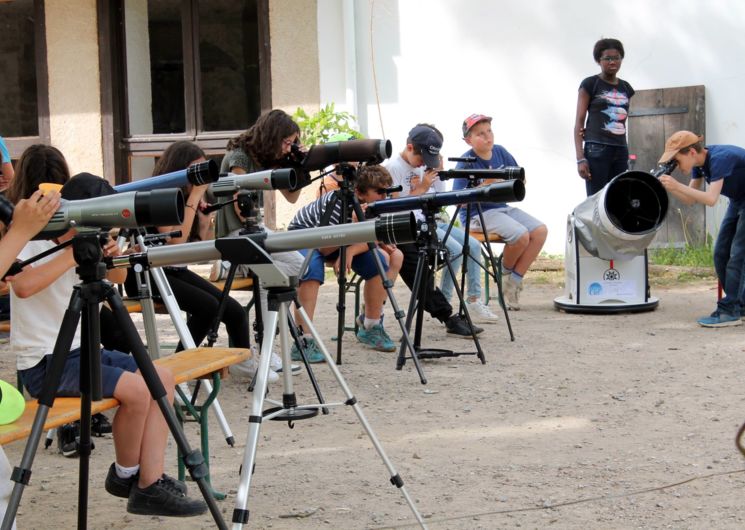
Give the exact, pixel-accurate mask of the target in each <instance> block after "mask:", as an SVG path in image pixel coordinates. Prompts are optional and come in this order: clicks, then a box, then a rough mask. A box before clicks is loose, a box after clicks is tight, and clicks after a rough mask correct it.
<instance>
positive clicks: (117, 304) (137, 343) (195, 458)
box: [106, 289, 227, 529]
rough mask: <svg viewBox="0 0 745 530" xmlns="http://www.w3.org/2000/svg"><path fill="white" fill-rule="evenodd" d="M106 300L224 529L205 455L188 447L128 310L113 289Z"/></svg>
mask: <svg viewBox="0 0 745 530" xmlns="http://www.w3.org/2000/svg"><path fill="white" fill-rule="evenodd" d="M106 299H107V300H108V302H109V306H110V307H111V310H112V311H113V313H114V317H115V318H116V319H117V323H118V324H119V325H120V326H121V328H122V330H123V331H124V333H125V334H126V336H127V338H128V340H129V343H130V344H131V345H132V355H133V357H134V358H135V362H136V363H137V367H138V368H139V369H140V374H142V377H143V378H144V379H145V383H146V385H147V388H148V390H149V391H150V395H151V396H152V397H153V399H154V400H155V401H156V402H157V403H158V408H159V409H160V411H161V413H162V414H163V418H164V419H165V421H166V423H167V424H168V428H169V430H170V431H171V434H172V435H173V439H174V440H175V441H176V445H177V446H178V448H179V450H180V451H181V454H182V455H184V457H183V461H184V464H185V466H186V468H187V469H188V470H189V473H190V475H191V477H192V478H193V479H194V480H195V481H196V483H197V485H198V486H199V490H200V491H201V492H202V497H204V500H205V502H206V503H207V506H208V508H209V510H210V513H211V514H212V518H213V519H214V520H215V524H216V525H217V526H218V528H224V529H227V526H226V525H225V521H224V520H223V517H222V513H221V512H220V508H219V507H218V506H217V502H216V501H215V498H214V497H213V496H212V493H211V490H210V486H209V484H208V483H207V481H206V478H205V477H206V476H207V474H208V470H207V465H206V464H205V462H204V457H203V456H202V453H200V452H199V451H196V450H192V448H191V447H190V446H189V441H188V440H187V439H186V436H184V433H183V431H182V430H181V426H180V425H179V422H178V419H177V418H176V414H175V412H174V411H173V407H172V405H171V403H169V402H168V399H167V394H166V389H165V388H164V387H163V383H162V382H161V381H160V377H158V373H157V372H156V371H155V366H154V365H153V361H152V360H151V359H150V357H149V356H148V354H147V350H146V349H145V345H144V344H143V343H142V340H141V339H140V335H139V333H138V332H137V328H135V325H134V323H133V322H132V319H131V318H130V316H129V313H127V310H126V309H125V308H124V304H123V303H122V299H121V297H120V296H119V294H118V293H117V292H116V291H115V290H113V289H111V290H109V292H108V294H107V297H106Z"/></svg>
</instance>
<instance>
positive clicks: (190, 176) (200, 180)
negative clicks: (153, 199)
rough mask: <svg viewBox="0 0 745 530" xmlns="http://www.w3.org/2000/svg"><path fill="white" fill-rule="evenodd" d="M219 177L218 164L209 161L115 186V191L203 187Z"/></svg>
mask: <svg viewBox="0 0 745 530" xmlns="http://www.w3.org/2000/svg"><path fill="white" fill-rule="evenodd" d="M219 177H220V172H219V170H218V168H217V162H215V161H214V160H207V161H206V162H200V163H199V164H193V165H191V166H189V167H188V168H186V169H181V170H179V171H173V172H171V173H164V174H163V175H157V176H155V177H150V178H146V179H142V180H136V181H134V182H127V183H126V184H119V185H118V186H114V189H115V190H116V191H118V192H120V193H121V192H124V191H145V190H155V189H163V188H183V187H184V186H186V185H187V184H193V185H194V186H201V185H203V184H209V183H211V182H215V181H216V180H217V179H218V178H219Z"/></svg>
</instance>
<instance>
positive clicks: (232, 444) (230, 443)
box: [225, 436, 235, 447]
mask: <svg viewBox="0 0 745 530" xmlns="http://www.w3.org/2000/svg"><path fill="white" fill-rule="evenodd" d="M225 441H226V442H228V445H229V446H230V447H235V438H233V437H232V436H228V437H227V438H225Z"/></svg>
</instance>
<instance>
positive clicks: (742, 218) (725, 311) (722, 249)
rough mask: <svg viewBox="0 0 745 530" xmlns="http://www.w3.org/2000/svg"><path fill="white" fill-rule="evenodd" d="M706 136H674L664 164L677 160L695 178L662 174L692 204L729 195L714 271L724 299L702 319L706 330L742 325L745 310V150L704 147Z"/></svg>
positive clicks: (672, 190) (672, 189) (711, 203)
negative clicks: (686, 180) (683, 180)
mask: <svg viewBox="0 0 745 530" xmlns="http://www.w3.org/2000/svg"><path fill="white" fill-rule="evenodd" d="M703 139H704V138H703V136H699V135H697V134H694V133H692V132H691V131H678V132H676V133H675V134H673V135H672V136H670V138H668V139H667V142H665V152H664V153H662V156H661V157H660V164H664V163H667V162H670V161H672V160H675V162H677V165H678V167H679V168H680V170H681V171H682V172H683V173H685V174H690V175H691V181H690V183H689V184H688V186H686V185H685V184H682V183H680V182H678V181H677V180H675V179H674V178H673V177H671V176H670V175H662V176H661V177H660V182H661V183H662V185H663V186H665V189H666V190H667V191H668V192H669V193H671V194H672V195H673V196H674V197H676V198H677V199H678V200H680V201H681V202H682V203H683V204H687V205H690V204H694V203H701V204H705V205H707V206H714V205H715V204H716V203H717V200H719V196H720V195H724V196H725V197H727V198H728V199H729V206H728V207H727V212H726V213H725V214H724V218H723V219H722V225H721V226H720V227H719V236H717V241H716V243H715V245H714V269H715V270H716V272H717V277H718V278H719V281H720V283H721V285H722V287H723V288H724V297H722V299H721V300H719V301H718V302H717V308H716V310H715V311H714V312H713V313H712V314H711V315H710V316H708V317H702V318H699V319H698V323H699V324H700V325H702V326H704V327H707V328H719V327H725V326H739V325H741V324H742V321H741V320H740V317H741V315H742V311H743V309H744V308H745V303H744V302H743V296H742V295H743V292H742V287H741V286H742V280H743V266H744V265H745V149H743V148H742V147H737V146H734V145H709V146H706V147H704V146H703ZM704 182H705V183H706V184H708V186H705V185H704Z"/></svg>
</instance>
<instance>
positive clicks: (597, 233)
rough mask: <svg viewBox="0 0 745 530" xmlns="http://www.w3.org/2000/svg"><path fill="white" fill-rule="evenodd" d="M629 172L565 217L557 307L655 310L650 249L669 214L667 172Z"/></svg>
mask: <svg viewBox="0 0 745 530" xmlns="http://www.w3.org/2000/svg"><path fill="white" fill-rule="evenodd" d="M672 169H673V168H664V167H663V168H660V169H659V170H657V171H655V172H654V173H652V174H650V173H645V172H643V171H625V172H624V173H621V174H620V175H618V176H616V177H615V178H614V179H613V180H611V181H610V182H609V183H608V184H607V185H606V186H605V187H604V188H603V189H602V190H600V191H599V192H597V193H596V194H595V195H592V196H590V197H588V198H587V199H586V200H585V201H584V202H582V203H581V204H579V205H578V206H577V207H576V208H575V209H574V211H573V212H572V213H571V214H569V217H568V218H567V239H566V252H565V263H564V265H565V275H566V278H565V280H566V281H565V293H564V295H563V296H560V297H558V298H556V299H554V307H556V308H557V309H561V310H563V311H567V312H569V313H621V312H628V311H632V312H633V311H651V310H654V309H655V308H656V307H657V305H658V303H659V299H658V298H656V297H654V296H651V294H650V292H649V278H648V268H647V247H648V246H649V244H650V243H651V242H652V239H654V236H655V233H656V232H657V230H658V229H659V228H660V226H661V225H662V222H663V221H664V220H665V216H666V215H667V208H668V197H667V192H666V191H665V188H664V187H663V186H662V184H660V181H659V180H657V176H659V175H661V174H662V173H663V172H666V173H669V172H671V171H672Z"/></svg>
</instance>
